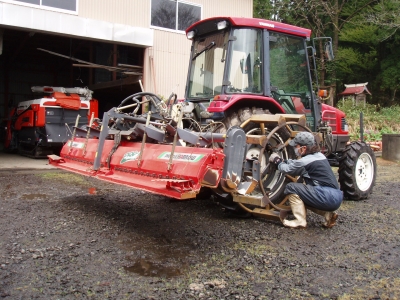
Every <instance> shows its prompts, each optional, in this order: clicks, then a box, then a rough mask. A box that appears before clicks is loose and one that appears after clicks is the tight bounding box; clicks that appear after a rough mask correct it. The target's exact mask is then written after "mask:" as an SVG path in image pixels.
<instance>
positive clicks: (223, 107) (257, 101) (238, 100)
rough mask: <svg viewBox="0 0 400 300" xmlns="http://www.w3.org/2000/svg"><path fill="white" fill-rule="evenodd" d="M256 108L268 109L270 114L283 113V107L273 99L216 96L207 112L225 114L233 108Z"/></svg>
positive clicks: (251, 96) (250, 96)
mask: <svg viewBox="0 0 400 300" xmlns="http://www.w3.org/2000/svg"><path fill="white" fill-rule="evenodd" d="M243 105H245V106H257V107H263V108H268V109H269V110H270V111H271V112H272V113H285V110H284V109H283V107H282V106H281V105H280V104H279V103H278V102H277V101H276V100H275V99H273V98H271V97H266V96H257V95H218V96H216V97H215V98H214V99H213V101H211V103H210V106H209V107H208V109H207V110H208V111H209V112H225V111H227V110H228V109H230V108H232V107H234V106H243Z"/></svg>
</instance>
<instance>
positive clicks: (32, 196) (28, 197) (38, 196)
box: [21, 194, 48, 200]
mask: <svg viewBox="0 0 400 300" xmlns="http://www.w3.org/2000/svg"><path fill="white" fill-rule="evenodd" d="M47 198H48V195H46V194H23V195H22V196H21V199H22V200H35V199H47Z"/></svg>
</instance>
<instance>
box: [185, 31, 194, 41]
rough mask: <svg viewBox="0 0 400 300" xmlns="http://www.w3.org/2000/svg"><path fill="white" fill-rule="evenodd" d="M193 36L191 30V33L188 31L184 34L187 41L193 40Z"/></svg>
mask: <svg viewBox="0 0 400 300" xmlns="http://www.w3.org/2000/svg"><path fill="white" fill-rule="evenodd" d="M194 36H195V32H194V30H192V31H189V32H188V33H187V34H186V37H187V38H188V40H191V39H193V38H194Z"/></svg>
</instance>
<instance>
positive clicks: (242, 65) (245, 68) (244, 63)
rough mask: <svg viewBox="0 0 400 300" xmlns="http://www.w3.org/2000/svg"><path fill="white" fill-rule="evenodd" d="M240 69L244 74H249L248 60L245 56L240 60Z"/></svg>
mask: <svg viewBox="0 0 400 300" xmlns="http://www.w3.org/2000/svg"><path fill="white" fill-rule="evenodd" d="M240 70H241V71H242V74H247V66H246V60H245V59H244V58H242V59H241V60H240Z"/></svg>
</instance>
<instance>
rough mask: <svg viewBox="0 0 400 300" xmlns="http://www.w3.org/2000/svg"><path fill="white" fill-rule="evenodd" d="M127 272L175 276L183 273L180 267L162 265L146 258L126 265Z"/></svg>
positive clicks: (143, 274)
mask: <svg viewBox="0 0 400 300" xmlns="http://www.w3.org/2000/svg"><path fill="white" fill-rule="evenodd" d="M124 270H125V271H127V272H132V273H135V274H138V275H142V276H150V277H152V276H154V277H165V278H170V277H175V276H179V275H182V273H181V271H180V270H179V268H178V267H174V266H165V265H161V264H158V263H155V262H152V261H149V260H146V259H139V260H138V261H137V262H135V263H134V264H133V265H132V266H129V267H124Z"/></svg>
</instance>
